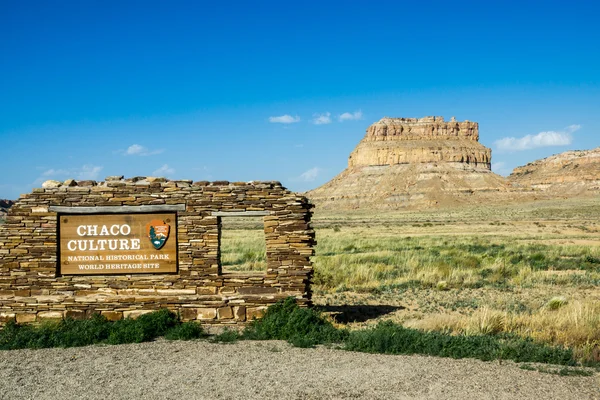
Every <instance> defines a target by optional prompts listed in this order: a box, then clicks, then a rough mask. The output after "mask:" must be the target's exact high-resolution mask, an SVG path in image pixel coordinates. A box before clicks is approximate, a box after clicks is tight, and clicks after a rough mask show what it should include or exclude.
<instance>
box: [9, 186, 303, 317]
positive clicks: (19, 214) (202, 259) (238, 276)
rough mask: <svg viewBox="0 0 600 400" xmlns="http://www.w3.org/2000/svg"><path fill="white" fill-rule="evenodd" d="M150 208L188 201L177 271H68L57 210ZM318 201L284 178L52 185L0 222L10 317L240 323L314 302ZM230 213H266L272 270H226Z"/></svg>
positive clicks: (180, 224)
mask: <svg viewBox="0 0 600 400" xmlns="http://www.w3.org/2000/svg"><path fill="white" fill-rule="evenodd" d="M150 205H185V211H179V212H177V239H178V249H177V252H178V272H177V273H176V274H160V275H158V274H135V275H134V274H132V275H96V276H83V275H70V276H60V275H58V273H57V271H58V268H57V216H58V214H57V213H56V212H52V211H51V209H52V207H55V206H62V207H107V206H109V207H110V206H115V207H123V208H126V207H129V206H150ZM312 207H313V206H312V205H311V204H310V203H309V202H308V200H307V199H306V198H305V197H303V196H300V195H296V194H294V193H292V192H290V191H289V190H287V189H286V188H284V187H282V186H281V184H280V183H279V182H249V183H244V182H232V183H230V182H226V181H219V182H206V181H202V182H192V181H190V180H177V181H175V180H167V179H165V178H153V177H136V178H130V179H123V177H108V178H106V180H105V181H104V182H99V183H97V182H94V181H75V180H68V181H65V182H58V181H49V182H45V183H44V185H43V187H42V188H39V189H34V190H33V192H32V193H30V194H25V195H22V196H21V198H20V199H19V200H18V201H17V202H16V203H15V204H14V206H12V207H11V208H10V210H9V213H8V215H7V217H6V223H5V224H3V225H0V323H6V322H7V321H8V320H10V319H12V318H16V320H17V322H19V323H28V322H36V321H41V320H44V319H60V318H65V317H73V318H84V317H87V316H90V315H91V314H94V313H101V314H102V315H104V316H106V317H107V318H108V319H110V320H117V319H122V318H126V317H135V316H138V315H140V314H143V313H146V312H150V311H153V310H157V309H160V308H168V309H170V310H172V311H175V312H178V313H180V315H181V317H182V319H183V320H199V321H201V322H202V323H207V324H240V323H244V322H245V321H249V320H251V319H254V318H256V317H260V316H261V315H262V313H263V312H264V310H265V309H266V307H267V306H268V305H270V304H272V303H274V302H276V301H278V300H280V299H283V298H286V297H289V296H293V297H295V298H296V299H297V301H298V303H299V304H301V305H308V304H309V303H310V300H311V290H310V283H311V277H312V273H313V269H312V265H311V261H310V257H311V256H312V255H313V254H314V250H313V249H314V245H315V240H314V230H313V229H312V228H311V225H310V218H311V215H312V213H311V209H312ZM229 212H231V213H237V214H239V213H244V212H255V213H257V212H258V214H261V212H262V214H264V215H265V216H264V232H265V242H266V249H267V250H266V251H267V254H266V256H267V269H266V271H265V272H264V273H255V272H254V273H252V272H250V273H243V272H236V273H233V272H232V273H229V272H227V273H224V272H223V271H222V269H221V265H220V229H221V218H226V217H224V216H223V215H227V213H229ZM215 214H216V215H215ZM250 214H251V213H250Z"/></svg>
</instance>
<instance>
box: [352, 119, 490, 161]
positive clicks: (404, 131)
mask: <svg viewBox="0 0 600 400" xmlns="http://www.w3.org/2000/svg"><path fill="white" fill-rule="evenodd" d="M491 153H492V152H491V150H490V149H488V148H487V147H485V146H483V145H482V144H480V143H479V124H478V123H477V122H471V121H462V122H459V121H456V120H455V119H454V117H452V119H451V120H450V121H444V118H443V117H424V118H389V117H385V118H382V119H381V120H380V121H378V122H376V123H374V124H373V125H371V126H370V127H368V128H367V134H366V135H365V137H364V138H363V139H362V140H361V141H360V143H359V144H358V146H356V148H355V149H354V151H353V152H352V153H351V154H350V157H349V159H348V166H349V167H355V166H373V165H395V164H410V163H432V162H449V163H465V164H469V165H472V166H474V167H478V168H483V169H486V170H490V168H491V159H492V154H491Z"/></svg>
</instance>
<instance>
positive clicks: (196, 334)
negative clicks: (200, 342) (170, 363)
mask: <svg viewBox="0 0 600 400" xmlns="http://www.w3.org/2000/svg"><path fill="white" fill-rule="evenodd" d="M203 337H206V333H204V330H203V329H202V327H201V326H200V324H199V323H197V322H193V321H188V322H184V323H183V324H180V325H176V326H175V327H173V328H171V329H170V330H169V331H168V332H167V333H166V335H165V339H168V340H192V339H200V338H203Z"/></svg>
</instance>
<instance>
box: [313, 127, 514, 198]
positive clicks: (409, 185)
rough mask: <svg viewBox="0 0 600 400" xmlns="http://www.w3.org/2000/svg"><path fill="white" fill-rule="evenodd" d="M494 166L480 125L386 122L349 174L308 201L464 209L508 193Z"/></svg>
mask: <svg viewBox="0 0 600 400" xmlns="http://www.w3.org/2000/svg"><path fill="white" fill-rule="evenodd" d="M490 165H491V150H490V149H488V148H486V147H485V146H483V145H481V144H480V143H479V126H478V124H477V123H476V122H470V121H463V122H458V121H456V120H455V119H454V118H452V119H451V120H450V121H444V118H442V117H425V118H419V119H417V118H387V117H386V118H383V119H381V120H380V121H378V122H376V123H375V124H373V125H371V126H370V127H369V128H368V129H367V133H366V135H365V137H364V138H363V139H362V140H361V141H360V143H359V144H358V146H357V147H356V148H355V149H354V151H353V152H352V153H351V154H350V157H349V159H348V168H347V169H346V170H344V171H343V172H342V173H341V174H339V175H338V176H336V177H335V178H333V179H332V180H331V181H329V182H328V183H326V184H325V185H323V186H321V187H319V188H317V189H314V190H312V191H309V192H307V194H306V195H307V196H308V197H309V198H310V199H311V200H312V201H313V202H314V203H315V204H317V206H319V207H320V208H324V209H328V208H335V209H337V208H340V209H353V208H404V207H411V208H413V207H422V206H435V205H443V204H453V203H458V204H460V203H462V202H466V201H468V200H469V199H470V198H472V197H473V195H474V194H478V193H487V194H489V193H498V192H502V191H506V190H508V188H509V185H508V183H507V182H506V180H505V179H504V178H503V177H501V176H499V175H496V174H493V173H492V172H491V169H490Z"/></svg>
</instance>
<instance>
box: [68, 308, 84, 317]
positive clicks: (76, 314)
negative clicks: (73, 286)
mask: <svg viewBox="0 0 600 400" xmlns="http://www.w3.org/2000/svg"><path fill="white" fill-rule="evenodd" d="M65 318H73V319H85V311H83V310H67V312H66V313H65Z"/></svg>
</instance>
